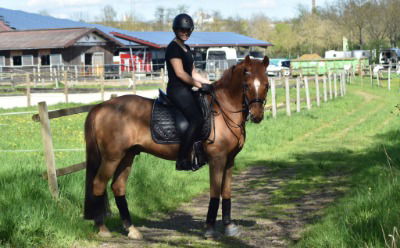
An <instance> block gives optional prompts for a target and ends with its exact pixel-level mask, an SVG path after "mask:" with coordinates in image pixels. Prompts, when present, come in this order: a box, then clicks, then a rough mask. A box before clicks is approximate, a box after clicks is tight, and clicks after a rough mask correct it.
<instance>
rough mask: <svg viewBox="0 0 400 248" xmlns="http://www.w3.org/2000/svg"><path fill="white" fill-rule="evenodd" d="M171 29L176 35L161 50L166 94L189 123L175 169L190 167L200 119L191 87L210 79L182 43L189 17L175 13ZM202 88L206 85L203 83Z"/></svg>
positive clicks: (189, 26)
mask: <svg viewBox="0 0 400 248" xmlns="http://www.w3.org/2000/svg"><path fill="white" fill-rule="evenodd" d="M172 29H173V31H174V33H175V36H176V37H175V39H174V40H173V41H172V42H171V43H169V45H168V47H167V49H166V51H165V61H166V63H167V70H168V86H167V94H168V97H169V99H171V100H172V102H173V103H174V105H175V106H177V107H178V108H179V109H180V110H181V111H182V113H183V114H184V115H185V117H186V119H187V120H188V121H189V127H188V128H187V130H186V132H185V133H184V134H183V135H182V141H181V144H180V148H179V154H178V159H177V161H176V169H177V170H192V169H193V165H192V161H190V159H189V152H190V150H191V148H192V147H193V143H194V142H195V139H196V138H197V136H198V135H199V132H200V131H201V128H202V126H203V122H204V120H203V116H202V113H201V109H200V106H199V105H198V103H197V101H196V100H195V99H194V96H193V91H192V87H193V86H194V87H197V88H202V84H209V83H210V81H209V80H208V79H206V78H203V77H202V76H201V75H200V74H199V73H197V71H196V69H195V67H194V64H193V62H194V60H193V54H192V52H191V51H190V48H189V46H188V45H185V41H187V40H188V39H189V37H190V35H191V34H192V32H193V29H194V24H193V20H192V18H191V17H190V16H189V15H187V14H179V15H177V16H176V17H175V19H174V22H173V25H172ZM204 88H207V85H205V86H204ZM203 90H204V89H203Z"/></svg>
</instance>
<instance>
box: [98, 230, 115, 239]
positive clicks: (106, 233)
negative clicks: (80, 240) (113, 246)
mask: <svg viewBox="0 0 400 248" xmlns="http://www.w3.org/2000/svg"><path fill="white" fill-rule="evenodd" d="M97 235H99V237H101V238H111V237H112V234H111V232H110V231H99V232H98V233H97Z"/></svg>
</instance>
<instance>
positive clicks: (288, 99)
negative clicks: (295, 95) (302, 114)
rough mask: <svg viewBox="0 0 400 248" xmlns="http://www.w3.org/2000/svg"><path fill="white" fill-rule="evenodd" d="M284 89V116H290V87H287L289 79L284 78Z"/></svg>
mask: <svg viewBox="0 0 400 248" xmlns="http://www.w3.org/2000/svg"><path fill="white" fill-rule="evenodd" d="M285 88H286V114H287V116H290V115H291V112H290V85H289V77H285Z"/></svg>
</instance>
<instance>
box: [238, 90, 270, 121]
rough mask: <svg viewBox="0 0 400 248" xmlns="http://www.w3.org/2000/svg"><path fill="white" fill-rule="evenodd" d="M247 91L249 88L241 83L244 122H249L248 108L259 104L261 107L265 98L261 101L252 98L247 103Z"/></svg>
mask: <svg viewBox="0 0 400 248" xmlns="http://www.w3.org/2000/svg"><path fill="white" fill-rule="evenodd" d="M248 90H249V87H247V85H246V83H243V105H242V106H243V109H242V112H243V113H244V114H245V120H246V121H248V120H249V116H250V106H251V105H252V104H253V103H260V104H261V105H262V106H263V107H264V105H265V103H266V101H265V98H264V99H261V98H254V99H251V100H250V101H249V99H248V97H247V94H246V92H247V91H248Z"/></svg>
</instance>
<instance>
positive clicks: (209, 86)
mask: <svg viewBox="0 0 400 248" xmlns="http://www.w3.org/2000/svg"><path fill="white" fill-rule="evenodd" d="M199 90H200V91H201V92H203V93H207V94H210V93H211V91H212V90H213V85H212V84H201V88H199Z"/></svg>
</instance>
